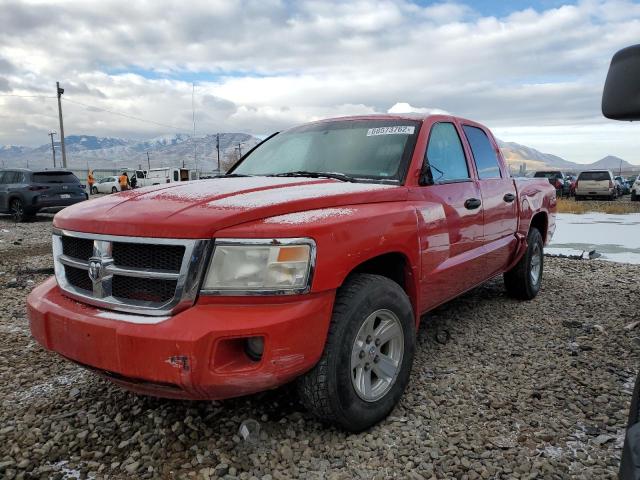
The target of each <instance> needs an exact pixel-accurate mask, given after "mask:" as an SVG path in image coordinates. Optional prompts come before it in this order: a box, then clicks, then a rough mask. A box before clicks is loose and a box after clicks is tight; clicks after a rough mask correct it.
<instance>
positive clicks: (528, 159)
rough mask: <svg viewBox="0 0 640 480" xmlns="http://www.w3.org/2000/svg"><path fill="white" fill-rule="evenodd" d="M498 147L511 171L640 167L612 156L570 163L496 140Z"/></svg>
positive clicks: (636, 168) (637, 168) (630, 168)
mask: <svg viewBox="0 0 640 480" xmlns="http://www.w3.org/2000/svg"><path fill="white" fill-rule="evenodd" d="M498 146H499V147H500V150H501V151H502V154H503V155H504V157H505V159H506V160H507V163H508V164H509V167H510V168H511V170H512V171H514V170H519V169H520V166H521V165H522V164H525V165H526V166H527V171H532V170H541V169H544V168H557V169H560V170H567V171H573V172H579V171H582V170H591V169H597V168H606V169H611V170H618V169H620V168H622V170H623V171H630V170H640V165H633V164H631V163H629V162H627V161H626V160H623V159H621V158H619V157H615V156H613V155H608V156H606V157H604V158H601V159H600V160H598V161H597V162H593V163H587V164H584V163H575V162H570V161H568V160H565V159H564V158H562V157H558V156H557V155H552V154H550V153H542V152H540V151H538V150H536V149H535V148H531V147H527V146H525V145H520V144H519V143H515V142H503V141H501V140H498Z"/></svg>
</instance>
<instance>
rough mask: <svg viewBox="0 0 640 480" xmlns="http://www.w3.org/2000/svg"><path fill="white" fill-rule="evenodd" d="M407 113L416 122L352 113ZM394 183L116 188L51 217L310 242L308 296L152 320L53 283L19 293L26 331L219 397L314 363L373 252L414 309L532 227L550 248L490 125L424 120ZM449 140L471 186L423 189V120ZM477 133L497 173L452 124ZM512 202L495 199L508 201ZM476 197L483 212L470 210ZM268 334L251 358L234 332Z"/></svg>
mask: <svg viewBox="0 0 640 480" xmlns="http://www.w3.org/2000/svg"><path fill="white" fill-rule="evenodd" d="M353 118H356V119H369V118H371V119H379V118H383V119H406V118H410V119H412V120H415V119H416V117H415V116H394V115H386V116H375V117H373V116H372V117H353ZM421 120H422V124H421V127H420V131H419V134H418V137H417V141H416V145H415V148H414V151H413V155H412V158H411V161H410V164H409V167H408V173H407V177H406V179H405V181H404V183H403V184H402V185H383V184H376V183H345V182H341V181H338V180H334V179H310V178H280V177H278V178H275V177H250V178H220V179H213V180H201V181H195V182H187V183H178V184H168V185H166V186H164V185H163V186H157V187H148V188H143V189H139V190H133V191H127V192H122V193H120V194H115V195H110V196H108V197H106V198H101V199H98V200H93V201H90V202H84V203H83V204H79V205H77V206H73V207H69V208H67V209H65V210H63V211H61V212H60V213H58V214H57V215H56V217H55V219H54V226H55V227H56V228H58V229H61V230H66V231H71V232H84V233H92V234H103V235H119V236H131V237H153V238H181V239H185V238H188V239H214V238H215V239H225V238H226V239H235V238H247V239H271V238H297V237H307V238H312V239H313V240H314V241H315V243H316V246H317V252H316V259H317V260H316V262H317V264H316V266H315V272H314V275H313V279H312V284H311V290H310V293H308V294H301V295H292V296H286V297H278V296H266V297H256V296H242V297H238V296H236V297H233V296H207V295H200V296H199V298H198V299H197V300H196V302H195V303H194V305H193V306H192V307H191V308H188V309H187V310H184V311H182V312H180V313H178V314H176V315H174V316H172V317H169V318H167V319H166V320H164V321H161V322H160V323H156V324H152V325H144V324H139V323H136V322H134V321H128V318H129V320H131V317H129V316H128V315H127V314H116V313H114V312H111V311H108V310H100V309H98V308H94V307H91V306H89V305H85V304H81V303H78V302H76V301H74V300H71V299H69V298H68V297H66V296H65V295H64V293H63V292H62V291H61V290H60V288H59V287H58V286H57V284H56V281H55V279H50V280H48V281H47V282H45V283H44V284H43V285H41V286H39V287H38V288H36V289H35V290H34V291H33V292H32V293H31V295H30V296H29V299H28V311H29V316H30V321H31V329H32V333H33V335H34V337H35V338H36V339H37V340H38V341H39V342H40V343H41V344H42V345H44V346H45V347H46V348H48V349H51V350H54V351H56V352H58V353H60V354H61V355H63V356H65V357H67V358H69V359H71V360H73V361H75V362H78V363H80V364H82V365H84V366H87V367H90V368H94V369H96V370H98V371H100V372H102V373H104V374H105V375H107V376H109V378H110V379H111V380H113V381H115V382H116V383H119V384H121V385H123V386H125V387H127V388H129V389H131V390H134V391H137V392H141V393H149V394H154V395H159V396H167V397H173V398H194V399H196V398H197V399H202V398H216V399H218V398H226V397H231V396H237V395H244V394H247V393H252V392H256V391H259V390H264V389H267V388H273V387H276V386H278V385H281V384H283V383H285V382H288V381H290V380H292V379H293V378H295V377H296V376H298V375H300V374H302V373H304V372H305V371H307V370H309V369H310V368H312V367H313V366H314V364H315V363H316V362H317V361H318V359H319V358H320V355H321V353H322V350H323V347H324V343H325V339H326V334H327V330H328V327H329V323H330V320H331V311H332V308H333V301H334V298H335V293H336V290H337V289H338V288H339V287H340V286H341V285H342V283H343V282H344V281H345V279H346V278H347V277H348V275H349V274H350V273H351V272H354V271H356V270H357V269H358V268H361V267H362V266H363V265H366V264H367V262H369V261H372V259H380V258H382V256H391V257H388V258H393V261H394V262H395V263H396V264H400V265H401V268H402V269H403V279H402V283H403V286H404V288H405V291H406V292H407V294H408V296H409V298H410V300H411V303H412V306H413V310H414V314H415V320H416V324H417V323H418V322H419V319H420V317H421V315H422V314H424V313H425V312H427V311H429V310H430V309H433V308H434V307H436V306H438V305H440V304H442V303H444V302H446V301H448V300H450V299H452V298H454V297H456V296H458V295H460V294H461V293H463V292H465V291H467V290H469V289H471V288H473V287H475V286H477V285H479V284H481V283H483V282H485V281H486V280H488V279H490V278H492V277H494V276H495V275H498V274H501V273H502V272H504V271H506V270H508V269H509V268H510V267H511V266H513V265H514V264H515V263H516V262H517V261H518V260H519V258H520V257H521V256H522V254H523V253H524V249H525V248H526V237H527V233H528V231H529V229H530V227H531V224H532V222H534V223H535V225H536V226H537V227H538V228H541V229H542V230H544V231H543V232H542V234H543V238H544V239H545V241H546V242H548V241H549V240H550V238H551V236H552V234H553V231H554V229H555V208H556V206H555V190H554V189H553V188H552V187H551V186H550V185H549V183H548V182H547V180H546V179H535V180H528V179H527V180H514V179H512V178H511V177H510V175H509V172H508V169H507V166H506V164H505V162H504V158H503V157H502V155H501V154H500V152H499V149H498V146H497V144H496V142H495V139H494V137H493V136H492V134H491V132H490V131H489V130H488V129H486V128H485V127H483V126H482V125H479V124H477V123H475V122H472V121H469V120H464V119H459V118H456V117H451V116H446V115H435V116H428V117H424V118H421ZM438 122H450V123H452V124H454V125H455V127H456V129H457V131H458V134H459V136H460V139H461V142H462V145H463V148H464V151H465V154H466V159H467V163H468V165H467V166H468V169H469V172H470V174H471V178H470V179H469V181H464V182H456V183H443V184H435V185H427V186H422V185H420V183H419V177H420V171H421V168H422V164H423V159H424V157H425V150H426V147H427V143H428V140H429V134H430V131H431V128H432V126H433V125H434V124H436V123H438ZM465 125H467V126H473V127H476V128H480V129H482V130H483V131H484V132H485V133H486V135H487V136H488V138H489V139H490V141H491V143H492V146H493V148H494V149H495V151H496V152H497V155H498V158H499V161H500V165H499V167H500V173H501V178H495V179H486V180H482V179H480V178H479V176H478V172H477V169H476V165H475V163H474V159H473V152H472V150H471V147H470V144H469V143H468V141H467V139H466V138H465V135H464V131H463V126H465ZM507 194H509V195H513V197H514V200H513V201H510V202H507V201H505V195H507ZM470 198H475V199H478V200H480V201H481V204H482V206H481V207H480V208H477V209H471V210H470V209H468V208H466V207H465V202H466V201H467V200H468V199H470ZM255 335H259V336H264V337H265V353H264V356H263V358H262V359H261V360H260V362H257V363H255V362H251V361H249V359H248V358H247V357H246V356H245V355H244V354H243V352H242V349H241V347H240V346H239V345H240V344H239V342H237V341H235V340H236V339H244V338H247V337H250V336H255Z"/></svg>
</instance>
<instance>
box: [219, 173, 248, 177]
mask: <svg viewBox="0 0 640 480" xmlns="http://www.w3.org/2000/svg"><path fill="white" fill-rule="evenodd" d="M237 177H253V175H247V174H244V173H223V174H222V175H214V177H213V178H237Z"/></svg>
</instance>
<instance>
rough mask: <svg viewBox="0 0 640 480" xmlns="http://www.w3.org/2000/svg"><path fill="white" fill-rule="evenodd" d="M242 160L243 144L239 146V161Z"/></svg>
mask: <svg viewBox="0 0 640 480" xmlns="http://www.w3.org/2000/svg"><path fill="white" fill-rule="evenodd" d="M241 158H242V143H239V144H238V160H240V159H241Z"/></svg>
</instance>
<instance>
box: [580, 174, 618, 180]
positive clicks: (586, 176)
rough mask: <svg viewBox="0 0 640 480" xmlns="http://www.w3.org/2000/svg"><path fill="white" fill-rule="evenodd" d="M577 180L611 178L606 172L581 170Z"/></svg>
mask: <svg viewBox="0 0 640 480" xmlns="http://www.w3.org/2000/svg"><path fill="white" fill-rule="evenodd" d="M578 180H595V181H598V182H602V181H604V180H611V177H609V173H608V172H582V173H581V174H580V175H579V176H578Z"/></svg>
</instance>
